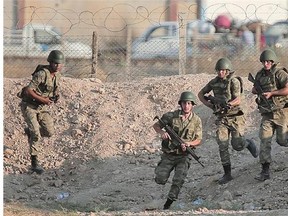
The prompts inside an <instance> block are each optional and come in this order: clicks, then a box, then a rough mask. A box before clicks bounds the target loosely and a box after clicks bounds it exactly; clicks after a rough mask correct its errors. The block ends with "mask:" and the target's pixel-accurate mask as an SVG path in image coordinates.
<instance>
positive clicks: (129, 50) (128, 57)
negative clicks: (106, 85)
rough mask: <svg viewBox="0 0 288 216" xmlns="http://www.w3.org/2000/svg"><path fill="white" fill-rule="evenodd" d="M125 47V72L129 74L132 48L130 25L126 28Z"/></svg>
mask: <svg viewBox="0 0 288 216" xmlns="http://www.w3.org/2000/svg"><path fill="white" fill-rule="evenodd" d="M126 43H127V49H126V62H127V64H126V73H127V74H129V75H130V70H131V50H132V47H131V45H132V30H131V27H128V29H127V41H126Z"/></svg>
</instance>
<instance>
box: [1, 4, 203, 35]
mask: <svg viewBox="0 0 288 216" xmlns="http://www.w3.org/2000/svg"><path fill="white" fill-rule="evenodd" d="M17 3H18V11H17V16H18V21H15V13H16V12H15V8H14V7H13V5H15V4H17ZM169 5H170V7H168V6H169ZM196 8H197V7H196V3H195V0H190V1H187V0H186V1H185V0H178V1H177V0H157V1H155V0H145V1H140V0H134V1H133V0H118V1H115V0H49V1H47V0H4V30H5V31H7V30H10V29H13V28H14V27H15V24H16V25H17V28H21V27H22V26H23V25H26V24H28V23H30V22H32V23H43V24H49V25H53V26H55V27H57V28H59V29H60V30H61V32H63V33H64V34H65V35H67V36H73V35H77V36H79V35H83V36H84V35H92V32H93V31H96V32H97V33H98V34H99V35H104V36H113V37H115V36H119V37H121V36H126V34H127V28H128V27H129V28H132V36H133V37H137V36H139V35H140V34H141V33H142V32H143V31H144V29H145V28H147V27H148V26H149V25H151V24H155V23H159V22H161V21H166V20H175V19H178V17H179V16H178V15H179V14H180V17H181V19H196V14H197V13H196ZM179 12H180V13H179ZM5 31H4V34H5Z"/></svg>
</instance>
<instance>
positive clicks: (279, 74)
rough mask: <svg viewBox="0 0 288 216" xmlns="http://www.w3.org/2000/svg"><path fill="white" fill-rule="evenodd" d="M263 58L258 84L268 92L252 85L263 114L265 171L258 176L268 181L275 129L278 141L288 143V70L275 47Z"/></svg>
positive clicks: (260, 157)
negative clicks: (283, 65) (279, 58)
mask: <svg viewBox="0 0 288 216" xmlns="http://www.w3.org/2000/svg"><path fill="white" fill-rule="evenodd" d="M260 62H261V63H262V65H263V68H262V69H261V70H260V71H258V72H257V74H256V76H255V82H254V86H255V83H256V84H258V85H259V87H260V88H261V89H262V92H264V93H262V94H260V92H257V89H256V87H253V89H252V93H253V94H258V98H257V99H256V103H257V104H258V109H259V112H260V113H261V115H262V119H261V124H260V130H259V138H260V140H261V144H260V155H259V159H260V163H261V165H262V171H261V173H260V174H259V175H258V176H256V177H255V179H257V180H259V181H265V180H266V179H269V178H270V171H269V167H270V163H271V162H272V159H271V143H272V137H273V135H274V133H275V132H276V142H277V143H278V144H279V145H280V146H285V147H288V140H287V133H288V132H287V126H288V72H287V69H286V68H284V67H280V66H278V61H277V56H276V54H275V53H274V52H273V51H272V50H264V51H263V52H262V53H261V55H260ZM263 97H264V98H263ZM265 98H266V99H265Z"/></svg>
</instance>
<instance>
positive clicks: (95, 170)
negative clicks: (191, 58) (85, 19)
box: [3, 74, 288, 215]
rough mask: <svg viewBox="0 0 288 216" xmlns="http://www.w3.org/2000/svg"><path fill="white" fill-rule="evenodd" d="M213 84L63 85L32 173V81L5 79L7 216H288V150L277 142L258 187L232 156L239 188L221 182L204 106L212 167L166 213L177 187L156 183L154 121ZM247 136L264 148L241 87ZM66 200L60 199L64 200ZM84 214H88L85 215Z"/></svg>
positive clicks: (197, 169)
mask: <svg viewBox="0 0 288 216" xmlns="http://www.w3.org/2000/svg"><path fill="white" fill-rule="evenodd" d="M211 78H213V75H206V74H198V75H185V76H173V77H158V78H149V79H148V78H147V79H143V80H142V81H141V82H129V83H105V84H103V83H101V81H99V80H97V79H81V80H80V79H72V78H63V82H62V95H61V101H60V102H59V103H57V104H54V105H52V106H51V110H52V113H53V114H54V117H55V127H56V135H55V136H54V137H52V138H50V139H43V148H42V153H41V156H40V161H41V163H42V165H43V166H44V167H45V169H46V172H45V173H44V174H43V175H41V176H39V175H36V174H30V173H29V166H30V161H29V150H28V143H27V137H26V136H25V134H24V131H23V128H24V127H25V124H24V121H23V117H22V115H21V112H20V108H19V102H20V100H19V99H18V98H17V97H16V94H17V92H18V91H19V90H20V89H21V87H22V86H23V85H24V84H26V83H27V82H28V81H29V79H28V78H26V79H4V158H3V159H4V203H5V215H32V214H33V215H58V214H59V215H63V214H67V215H68V214H70V215H192V214H201V215H216V214H219V215H223V214H225V215H226V214H231V215H233V214H243V215H288V210H287V209H288V174H287V173H288V172H287V171H288V165H287V152H288V149H287V148H284V147H280V146H279V145H277V144H276V143H275V142H274V143H273V150H272V155H273V159H274V162H273V164H272V179H271V180H267V181H265V182H260V183H259V182H257V181H256V180H254V176H255V175H256V174H258V172H260V165H259V162H258V159H255V158H253V157H252V156H251V155H250V153H249V152H248V150H246V149H245V150H243V151H242V152H235V151H234V150H232V149H230V150H231V158H232V163H233V165H232V166H233V170H232V172H233V176H234V180H233V181H231V182H230V183H228V184H226V185H224V186H220V185H218V184H217V182H216V180H217V179H218V178H219V177H221V175H222V167H221V164H220V159H219V154H218V146H217V144H216V142H215V127H214V120H215V118H214V116H213V114H212V112H211V111H210V110H209V109H208V108H206V107H204V106H203V105H202V104H201V103H199V105H198V106H197V107H196V108H195V112H196V113H197V114H198V115H199V116H200V117H201V119H202V122H203V126H204V139H203V143H202V145H201V146H200V147H199V148H198V149H197V150H196V151H197V154H198V155H200V156H201V161H202V162H203V163H204V164H205V168H202V167H201V166H200V165H199V164H198V163H197V162H196V161H194V163H193V164H192V166H191V168H190V170H189V175H188V178H187V181H186V183H185V185H184V187H183V189H182V191H181V194H180V197H179V200H178V201H177V202H175V203H173V205H172V207H171V210H169V211H162V206H163V203H164V202H165V199H166V195H167V193H168V190H169V188H170V183H171V181H170V182H169V183H168V184H167V185H166V186H164V187H161V186H159V185H157V184H156V183H155V182H154V180H153V177H154V168H155V166H156V165H157V162H158V161H159V159H160V140H159V137H158V136H157V134H156V133H155V132H154V131H153V129H152V127H151V126H152V124H153V123H154V121H153V118H154V117H155V116H156V115H159V116H161V115H162V114H163V113H165V112H167V111H170V110H174V109H176V108H177V101H178V98H179V95H180V93H181V92H182V91H184V90H191V91H193V92H194V93H195V94H197V93H198V91H199V90H200V89H201V88H202V87H203V85H204V84H206V83H207V82H208V81H209V80H210V79H211ZM244 84H245V86H244V88H245V97H246V113H247V115H246V117H247V128H246V135H247V137H248V138H252V139H254V140H255V141H256V143H257V145H258V146H259V139H258V126H259V121H260V115H259V114H258V111H257V109H256V105H255V103H254V99H255V98H254V96H253V95H251V94H250V93H249V92H250V89H251V87H252V86H251V84H250V83H249V82H248V81H247V79H246V78H244ZM60 192H68V193H69V196H68V197H67V198H64V199H62V200H56V196H57V194H59V193H60ZM84 212H86V213H84Z"/></svg>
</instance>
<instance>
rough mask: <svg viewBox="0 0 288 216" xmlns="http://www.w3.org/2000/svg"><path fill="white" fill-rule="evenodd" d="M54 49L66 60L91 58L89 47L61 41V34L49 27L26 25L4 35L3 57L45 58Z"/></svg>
mask: <svg viewBox="0 0 288 216" xmlns="http://www.w3.org/2000/svg"><path fill="white" fill-rule="evenodd" d="M55 49H57V50H61V51H63V52H64V53H65V57H66V58H86V59H87V58H92V49H91V47H90V46H88V45H86V44H84V43H81V42H71V41H68V40H65V39H63V37H62V34H61V32H60V31H59V30H57V28H55V27H53V26H50V25H43V24H28V25H26V26H25V27H24V28H23V29H19V30H12V32H11V35H4V56H17V57H19V56H21V57H22V56H23V57H24V56H25V57H38V56H43V57H47V56H48V54H49V53H50V51H52V50H55Z"/></svg>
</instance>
